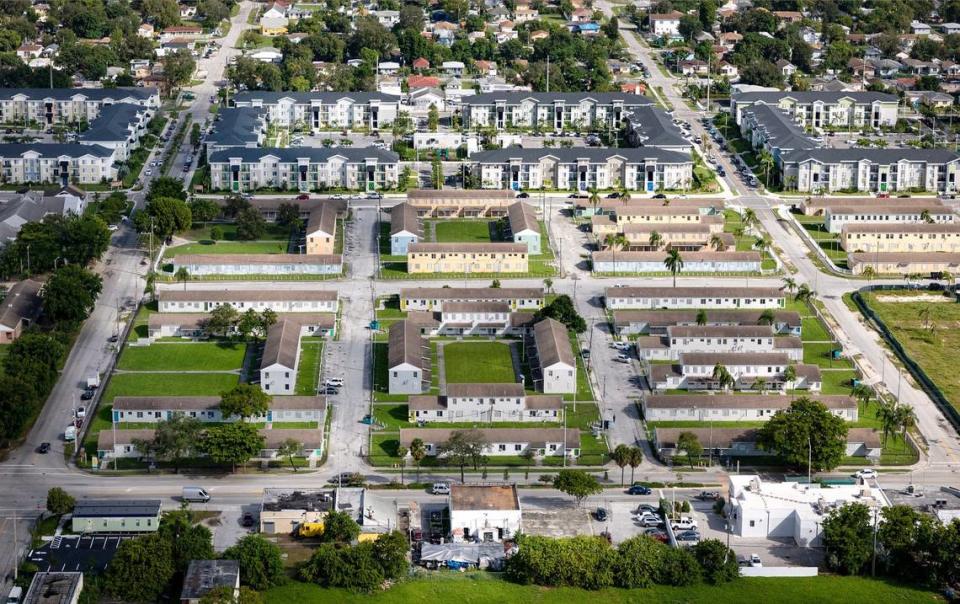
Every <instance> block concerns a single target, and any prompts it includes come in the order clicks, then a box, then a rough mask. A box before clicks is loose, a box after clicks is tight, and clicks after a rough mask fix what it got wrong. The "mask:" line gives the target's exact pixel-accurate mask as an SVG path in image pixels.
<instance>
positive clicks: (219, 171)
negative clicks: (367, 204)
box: [209, 147, 400, 193]
mask: <svg viewBox="0 0 960 604" xmlns="http://www.w3.org/2000/svg"><path fill="white" fill-rule="evenodd" d="M209 161H210V185H211V187H212V188H213V190H217V191H231V192H233V193H240V192H250V191H256V190H257V189H264V188H270V189H283V190H294V191H300V192H307V191H315V190H326V189H331V188H334V189H349V190H352V191H376V190H380V189H392V188H395V187H396V186H397V183H398V182H399V180H398V179H399V175H400V157H399V156H398V155H397V154H396V153H394V152H392V151H384V150H382V149H377V148H374V147H366V148H364V147H360V148H354V147H346V148H336V149H325V148H312V147H285V148H252V149H251V148H244V147H236V148H230V149H223V150H221V151H216V152H214V153H211V154H210V159H209Z"/></svg>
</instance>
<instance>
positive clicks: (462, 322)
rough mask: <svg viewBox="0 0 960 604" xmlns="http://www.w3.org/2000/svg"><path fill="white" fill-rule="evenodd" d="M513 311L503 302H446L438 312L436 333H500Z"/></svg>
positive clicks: (508, 325) (461, 334) (462, 334)
mask: <svg viewBox="0 0 960 604" xmlns="http://www.w3.org/2000/svg"><path fill="white" fill-rule="evenodd" d="M513 314H514V313H513V311H511V310H510V305H509V304H506V303H504V302H448V303H447V304H446V305H445V306H444V308H443V310H442V311H441V312H440V323H439V325H438V326H437V333H439V334H442V335H455V336H491V335H502V334H503V333H505V332H506V331H507V330H509V329H510V327H511V324H512V323H511V316H512V315H513Z"/></svg>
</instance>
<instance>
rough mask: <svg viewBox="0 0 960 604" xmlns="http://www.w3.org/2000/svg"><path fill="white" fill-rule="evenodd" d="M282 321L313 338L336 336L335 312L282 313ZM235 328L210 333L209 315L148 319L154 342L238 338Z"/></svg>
mask: <svg viewBox="0 0 960 604" xmlns="http://www.w3.org/2000/svg"><path fill="white" fill-rule="evenodd" d="M277 316H278V318H280V319H285V318H292V319H295V320H298V321H300V322H301V323H303V324H305V325H306V331H307V333H309V334H310V335H317V336H320V335H322V336H333V335H335V333H336V328H337V315H336V314H334V313H332V312H322V313H304V312H298V313H289V314H288V313H282V314H279V315H277ZM237 334H238V332H237V331H236V330H235V329H231V330H229V331H228V332H227V333H226V334H219V333H218V334H211V333H210V313H189V312H155V313H151V315H150V316H149V317H148V319H147V336H148V337H149V338H150V339H151V340H156V339H157V338H189V339H193V338H201V337H205V336H209V335H227V336H233V335H237Z"/></svg>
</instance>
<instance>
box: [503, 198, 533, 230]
mask: <svg viewBox="0 0 960 604" xmlns="http://www.w3.org/2000/svg"><path fill="white" fill-rule="evenodd" d="M507 217H508V218H509V220H510V232H511V233H513V234H517V233H520V232H522V231H533V232H534V233H539V232H540V223H539V222H538V221H537V211H536V210H534V209H533V206H531V205H530V204H527V203H523V202H522V201H518V202H517V203H514V204H511V205H510V206H509V207H508V208H507Z"/></svg>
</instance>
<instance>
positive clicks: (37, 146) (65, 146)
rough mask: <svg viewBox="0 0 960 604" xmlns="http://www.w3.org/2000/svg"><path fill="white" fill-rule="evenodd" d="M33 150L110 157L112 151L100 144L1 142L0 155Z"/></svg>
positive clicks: (44, 153) (46, 153)
mask: <svg viewBox="0 0 960 604" xmlns="http://www.w3.org/2000/svg"><path fill="white" fill-rule="evenodd" d="M30 151H33V152H34V153H38V154H39V155H40V157H52V158H56V157H61V156H64V155H65V156H67V157H83V156H84V155H93V156H94V157H110V156H112V155H113V151H112V150H110V149H107V148H106V147H103V146H101V145H81V144H80V143H2V144H0V157H20V156H22V155H23V154H24V153H28V152H30Z"/></svg>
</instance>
